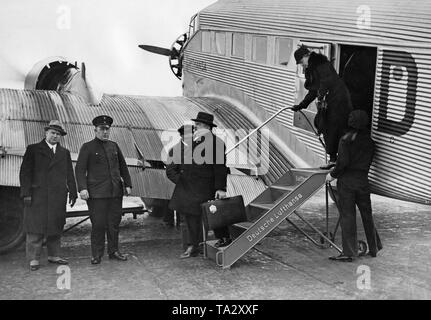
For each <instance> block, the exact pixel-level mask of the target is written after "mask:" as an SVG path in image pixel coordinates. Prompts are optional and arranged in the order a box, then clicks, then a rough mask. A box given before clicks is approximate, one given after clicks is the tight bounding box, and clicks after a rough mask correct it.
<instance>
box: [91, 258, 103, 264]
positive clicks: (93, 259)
mask: <svg viewBox="0 0 431 320" xmlns="http://www.w3.org/2000/svg"><path fill="white" fill-rule="evenodd" d="M101 261H102V258H100V257H93V258H91V264H99V263H100V262H101Z"/></svg>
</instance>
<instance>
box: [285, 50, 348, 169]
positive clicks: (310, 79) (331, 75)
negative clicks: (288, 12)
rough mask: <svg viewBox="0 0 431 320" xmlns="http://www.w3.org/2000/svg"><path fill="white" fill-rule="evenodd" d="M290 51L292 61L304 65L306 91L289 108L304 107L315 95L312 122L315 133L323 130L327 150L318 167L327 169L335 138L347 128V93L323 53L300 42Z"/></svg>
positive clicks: (333, 156) (334, 152)
mask: <svg viewBox="0 0 431 320" xmlns="http://www.w3.org/2000/svg"><path fill="white" fill-rule="evenodd" d="M294 55H295V59H296V63H297V64H299V63H301V64H302V66H303V67H304V70H305V84H304V86H305V88H306V89H307V90H308V93H307V95H306V96H305V97H304V99H303V100H302V101H301V102H300V103H299V104H297V105H294V106H293V107H292V110H293V111H298V110H301V109H305V108H307V107H308V105H309V104H310V103H311V102H312V101H313V100H314V99H316V98H317V99H318V103H317V106H318V107H317V108H318V112H317V114H316V118H315V121H314V123H315V125H316V128H317V130H318V132H319V134H320V133H323V139H324V140H325V144H326V153H327V154H329V163H328V164H327V165H326V166H322V167H321V168H322V169H328V168H331V167H332V166H334V165H335V161H336V160H337V149H338V142H339V140H340V138H341V137H342V136H343V134H344V133H345V132H346V131H347V117H348V115H349V113H350V111H352V110H353V107H352V102H351V99H350V93H349V90H348V89H347V87H346V85H345V84H344V82H343V80H342V79H341V78H340V77H339V76H338V74H337V72H336V71H335V69H334V67H333V66H332V64H331V63H330V62H329V60H328V58H327V57H326V56H324V55H322V54H319V53H315V52H310V51H309V50H308V49H307V48H306V47H304V46H302V47H300V48H299V49H298V50H296V51H295V54H294Z"/></svg>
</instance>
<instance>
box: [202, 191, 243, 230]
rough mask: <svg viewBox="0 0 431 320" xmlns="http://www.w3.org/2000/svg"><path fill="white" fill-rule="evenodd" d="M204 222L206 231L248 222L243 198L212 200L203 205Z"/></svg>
mask: <svg viewBox="0 0 431 320" xmlns="http://www.w3.org/2000/svg"><path fill="white" fill-rule="evenodd" d="M201 208H202V218H203V219H202V220H203V222H204V226H205V229H206V230H214V229H217V228H220V227H225V226H229V225H232V224H234V223H238V222H243V221H247V215H246V213H245V207H244V199H243V198H242V196H235V197H230V198H224V199H218V200H211V201H208V202H204V203H202V204H201Z"/></svg>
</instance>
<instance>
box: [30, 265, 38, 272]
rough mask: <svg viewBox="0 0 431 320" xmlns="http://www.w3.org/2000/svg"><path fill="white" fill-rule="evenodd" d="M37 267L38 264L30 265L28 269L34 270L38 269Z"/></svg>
mask: <svg viewBox="0 0 431 320" xmlns="http://www.w3.org/2000/svg"><path fill="white" fill-rule="evenodd" d="M39 268H40V265H39V264H34V265H30V271H36V270H39Z"/></svg>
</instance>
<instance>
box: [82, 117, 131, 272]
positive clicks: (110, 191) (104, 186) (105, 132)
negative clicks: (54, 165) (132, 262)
mask: <svg viewBox="0 0 431 320" xmlns="http://www.w3.org/2000/svg"><path fill="white" fill-rule="evenodd" d="M112 122H113V119H112V118H111V117H109V116H106V115H103V116H98V117H96V118H94V119H93V125H94V126H95V129H94V132H95V135H96V137H95V138H94V139H93V140H91V141H89V142H86V143H84V144H83V145H82V147H81V150H80V151H79V155H78V161H77V163H76V168H75V171H76V180H77V182H78V190H79V194H80V196H81V198H82V199H84V200H86V201H87V205H88V209H89V211H90V220H91V224H92V229H91V253H92V259H91V263H92V264H99V263H100V262H101V259H102V256H103V254H104V251H105V233H106V235H107V238H108V254H109V258H110V259H116V260H120V261H126V260H127V257H126V256H125V255H123V254H121V253H120V252H119V250H118V236H119V226H120V222H121V215H122V202H123V193H124V191H123V189H125V193H126V196H128V195H130V193H131V188H132V182H131V179H130V175H129V170H128V169H127V164H126V160H125V159H124V156H123V154H122V152H121V150H120V147H119V146H118V145H117V144H116V143H115V142H113V141H111V140H109V134H110V129H111V125H112Z"/></svg>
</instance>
